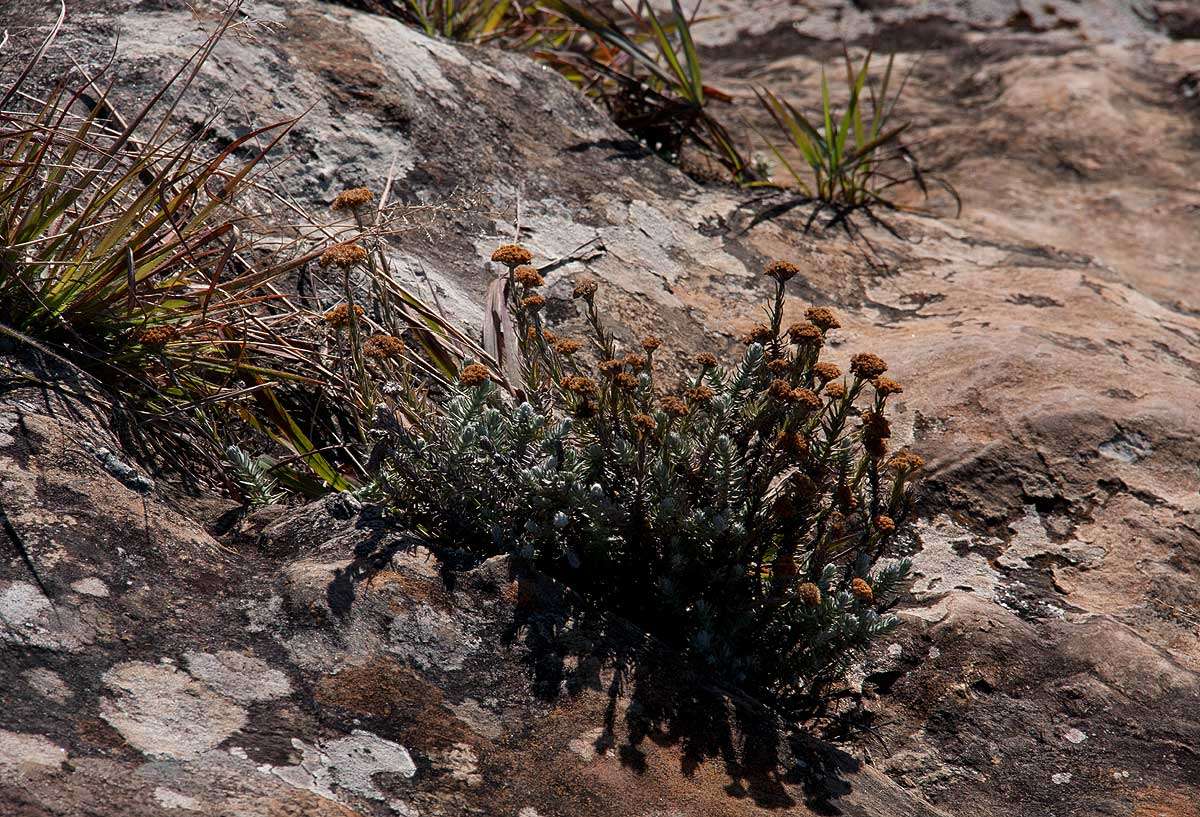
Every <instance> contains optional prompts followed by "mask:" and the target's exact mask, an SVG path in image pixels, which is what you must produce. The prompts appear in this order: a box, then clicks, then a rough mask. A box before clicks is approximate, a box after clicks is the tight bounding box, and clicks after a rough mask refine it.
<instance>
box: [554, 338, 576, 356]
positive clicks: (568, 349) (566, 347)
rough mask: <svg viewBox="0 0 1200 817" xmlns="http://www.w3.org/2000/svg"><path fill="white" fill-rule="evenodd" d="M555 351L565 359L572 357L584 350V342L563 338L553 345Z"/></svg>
mask: <svg viewBox="0 0 1200 817" xmlns="http://www.w3.org/2000/svg"><path fill="white" fill-rule="evenodd" d="M553 348H554V351H556V352H558V353H559V354H560V355H563V356H564V357H570V356H571V355H573V354H575V353H576V352H578V351H579V350H580V349H582V348H583V341H579V340H575V338H561V339H559V340H555V341H554V343H553Z"/></svg>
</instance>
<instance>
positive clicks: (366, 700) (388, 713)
mask: <svg viewBox="0 0 1200 817" xmlns="http://www.w3.org/2000/svg"><path fill="white" fill-rule="evenodd" d="M313 699H314V700H315V701H316V702H317V703H318V704H319V705H320V706H324V707H329V708H331V709H338V710H341V711H342V712H343V713H346V714H350V715H357V716H359V717H365V718H379V719H381V720H387V721H389V722H390V723H391V724H392V725H394V727H395V729H396V732H395V733H394V734H395V737H396V739H400V740H402V741H403V742H404V744H405V745H406V746H413V747H417V748H420V749H422V750H428V749H430V748H440V747H444V746H449V745H452V744H454V743H462V742H471V741H473V740H477V738H476V737H475V736H474V734H473V733H472V732H470V730H469V729H467V727H466V726H465V725H464V724H463V723H462V722H461V721H459V720H458V719H457V718H455V717H454V713H452V712H451V711H450V710H449V709H448V708H447V707H446V705H445V704H444V703H443V698H442V691H441V690H440V689H439V688H438V687H437V686H435V685H434V684H431V683H430V682H429V681H427V680H425V679H424V678H422V677H421V676H420V675H417V674H416V673H414V672H413V671H412V670H410V669H408V668H407V667H404V666H401V665H400V664H398V663H396V662H395V661H392V660H391V659H388V658H375V659H373V660H371V661H369V662H368V663H366V664H362V665H361V666H357V667H347V668H345V669H343V670H342V671H341V672H336V673H333V674H332V675H326V676H325V677H324V678H322V679H321V680H320V681H318V682H317V687H316V690H315V692H314V694H313Z"/></svg>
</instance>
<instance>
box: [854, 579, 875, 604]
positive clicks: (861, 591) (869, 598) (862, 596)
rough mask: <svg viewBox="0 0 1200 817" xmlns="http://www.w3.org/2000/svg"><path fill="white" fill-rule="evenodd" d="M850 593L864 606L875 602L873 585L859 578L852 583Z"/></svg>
mask: <svg viewBox="0 0 1200 817" xmlns="http://www.w3.org/2000/svg"><path fill="white" fill-rule="evenodd" d="M850 592H851V593H853V594H854V598H856V599H858V600H859V601H861V602H862V603H863V604H871V603H873V602H874V601H875V593H874V591H872V590H871V585H869V584H867V582H866V580H865V579H862V578H860V577H858V576H855V577H854V578H853V579H852V580H851V581H850Z"/></svg>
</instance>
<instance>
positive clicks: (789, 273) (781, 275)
mask: <svg viewBox="0 0 1200 817" xmlns="http://www.w3.org/2000/svg"><path fill="white" fill-rule="evenodd" d="M799 272H800V268H799V267H797V266H796V265H795V264H793V263H792V262H790V261H780V260H778V259H776V260H775V261H772V262H771V263H770V264H767V268H766V270H764V273H765V274H766V276H767V277H768V278H774V279H775V280H776V281H778V282H779V283H781V284H786V283H787V282H788V281H790V280H792V279H793V278H795V277H796V275H797V274H799Z"/></svg>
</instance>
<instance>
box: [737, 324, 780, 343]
mask: <svg viewBox="0 0 1200 817" xmlns="http://www.w3.org/2000/svg"><path fill="white" fill-rule="evenodd" d="M772 337H773V335H772V334H771V327H769V326H767V325H766V324H765V323H756V324H754V326H752V327H750V331H749V332H747V333H746V334H744V335H742V343H744V344H746V345H747V346H749V345H750V344H751V343H766V342H767V341H769V340H770V339H771V338H772Z"/></svg>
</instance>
